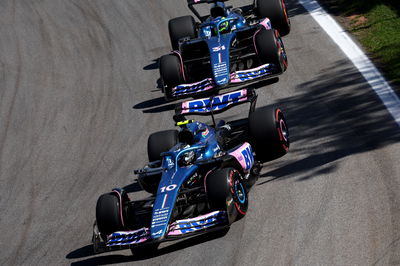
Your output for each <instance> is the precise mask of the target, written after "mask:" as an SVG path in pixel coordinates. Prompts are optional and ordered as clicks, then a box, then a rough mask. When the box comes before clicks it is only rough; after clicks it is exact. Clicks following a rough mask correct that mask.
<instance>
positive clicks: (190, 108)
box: [174, 88, 257, 122]
mask: <svg viewBox="0 0 400 266" xmlns="http://www.w3.org/2000/svg"><path fill="white" fill-rule="evenodd" d="M256 100H257V94H256V92H255V90H254V89H252V88H246V89H241V90H237V91H233V92H228V93H225V94H220V95H216V96H211V97H208V98H202V99H195V100H190V101H186V102H182V103H179V104H177V105H176V106H175V115H174V120H175V122H180V121H184V120H186V118H185V116H186V115H214V114H218V113H221V112H224V111H226V110H228V109H229V108H231V107H233V106H236V105H239V104H243V103H250V112H252V111H254V108H255V105H256Z"/></svg>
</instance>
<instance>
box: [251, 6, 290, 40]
mask: <svg viewBox="0 0 400 266" xmlns="http://www.w3.org/2000/svg"><path fill="white" fill-rule="evenodd" d="M256 11H257V15H258V16H259V17H260V18H269V19H270V20H271V24H272V27H273V28H274V29H277V30H278V31H279V34H280V35H281V36H286V35H288V34H289V32H290V19H289V15H288V12H287V9H286V5H285V0H257V2H256Z"/></svg>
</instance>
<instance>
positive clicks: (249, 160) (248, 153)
mask: <svg viewBox="0 0 400 266" xmlns="http://www.w3.org/2000/svg"><path fill="white" fill-rule="evenodd" d="M240 153H241V154H242V155H243V158H244V162H245V163H246V170H249V169H250V168H251V167H252V166H253V163H254V157H253V152H252V150H251V146H250V145H248V146H247V147H246V148H244V149H243V150H242V151H241V152H240Z"/></svg>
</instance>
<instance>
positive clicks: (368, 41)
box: [318, 0, 400, 93]
mask: <svg viewBox="0 0 400 266" xmlns="http://www.w3.org/2000/svg"><path fill="white" fill-rule="evenodd" d="M318 2H320V3H321V5H322V6H324V8H325V9H327V10H328V11H329V12H330V13H332V14H333V15H335V16H338V17H340V18H341V19H339V21H340V22H341V23H342V24H344V26H345V28H347V30H349V31H350V32H351V33H352V34H353V35H355V36H356V37H357V39H358V40H359V42H360V43H361V45H363V47H364V48H365V50H366V51H367V53H368V56H369V57H370V58H371V59H372V60H373V61H374V62H375V64H376V65H377V66H378V67H379V68H380V69H381V70H382V71H383V73H384V75H385V76H386V78H387V79H388V81H389V82H390V83H391V85H394V86H395V87H396V91H397V92H398V93H399V92H400V89H399V88H400V16H399V14H400V0H367V1H366V0H318Z"/></svg>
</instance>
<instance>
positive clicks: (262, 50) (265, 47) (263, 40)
mask: <svg viewBox="0 0 400 266" xmlns="http://www.w3.org/2000/svg"><path fill="white" fill-rule="evenodd" d="M255 48H256V52H257V55H258V58H259V59H260V62H261V64H266V63H272V64H275V65H276V66H278V67H279V68H280V69H279V71H282V72H283V71H285V70H286V68H287V58H286V52H285V48H284V46H283V42H282V40H281V39H280V37H279V34H278V32H277V31H276V30H273V29H272V30H267V29H264V28H262V29H261V30H260V31H259V32H258V33H257V35H256V36H255Z"/></svg>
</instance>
